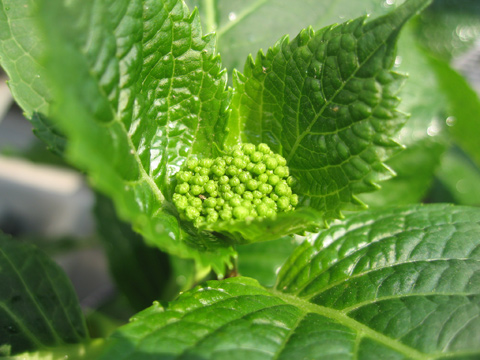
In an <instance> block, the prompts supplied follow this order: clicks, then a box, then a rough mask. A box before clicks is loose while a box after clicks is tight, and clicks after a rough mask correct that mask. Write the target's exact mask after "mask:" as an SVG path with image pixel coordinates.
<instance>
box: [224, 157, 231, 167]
mask: <svg viewBox="0 0 480 360" xmlns="http://www.w3.org/2000/svg"><path fill="white" fill-rule="evenodd" d="M232 161H233V157H231V156H226V157H225V162H226V165H230V164H231V163H232Z"/></svg>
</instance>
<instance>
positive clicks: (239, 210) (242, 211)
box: [233, 206, 250, 220]
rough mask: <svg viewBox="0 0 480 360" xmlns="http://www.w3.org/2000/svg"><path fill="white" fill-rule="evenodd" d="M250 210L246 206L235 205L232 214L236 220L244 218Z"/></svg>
mask: <svg viewBox="0 0 480 360" xmlns="http://www.w3.org/2000/svg"><path fill="white" fill-rule="evenodd" d="M249 213H250V211H248V209H247V208H246V207H243V206H236V207H234V208H233V216H234V217H235V218H236V219H238V220H243V219H245V218H246V217H247V216H248V214H249Z"/></svg>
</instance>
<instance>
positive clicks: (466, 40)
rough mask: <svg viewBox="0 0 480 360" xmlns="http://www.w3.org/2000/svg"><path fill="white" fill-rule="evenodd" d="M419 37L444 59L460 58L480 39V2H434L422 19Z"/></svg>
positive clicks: (446, 0) (439, 0) (418, 27)
mask: <svg viewBox="0 0 480 360" xmlns="http://www.w3.org/2000/svg"><path fill="white" fill-rule="evenodd" d="M417 36H418V39H419V40H420V41H421V43H422V45H423V46H424V47H425V48H427V49H428V50H429V51H431V52H432V53H433V54H435V55H436V56H438V57H440V58H442V59H445V60H450V59H451V58H452V57H455V56H458V55H460V54H461V53H463V52H465V51H466V50H468V49H469V48H470V47H471V46H472V45H473V44H474V43H475V40H476V39H478V38H479V36H480V3H479V2H478V1H477V0H455V1H450V0H436V1H434V3H433V4H432V6H430V7H429V8H428V9H427V10H426V11H424V12H423V13H422V14H421V16H420V18H419V21H418V26H417Z"/></svg>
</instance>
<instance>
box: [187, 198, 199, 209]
mask: <svg viewBox="0 0 480 360" xmlns="http://www.w3.org/2000/svg"><path fill="white" fill-rule="evenodd" d="M188 202H189V204H190V205H191V206H193V207H195V208H197V209H199V208H201V207H202V199H200V198H198V197H192V198H191V199H190V200H188Z"/></svg>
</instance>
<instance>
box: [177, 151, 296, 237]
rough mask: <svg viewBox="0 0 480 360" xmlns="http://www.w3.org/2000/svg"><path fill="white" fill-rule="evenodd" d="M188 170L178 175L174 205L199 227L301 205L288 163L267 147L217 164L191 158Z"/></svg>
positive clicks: (223, 158) (237, 153) (232, 154)
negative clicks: (294, 189) (294, 192)
mask: <svg viewBox="0 0 480 360" xmlns="http://www.w3.org/2000/svg"><path fill="white" fill-rule="evenodd" d="M186 168H187V169H185V170H182V171H179V172H178V173H177V175H176V176H177V183H178V185H177V186H176V188H175V193H174V195H173V202H174V203H175V206H176V207H177V209H178V211H179V212H180V214H181V216H182V217H184V218H186V219H188V220H190V221H193V222H194V225H195V226H197V227H200V226H202V225H204V224H208V223H214V222H216V221H218V220H224V221H230V220H244V219H253V218H263V217H271V216H273V215H275V214H276V213H278V212H284V211H291V210H293V209H294V208H295V206H296V205H297V204H298V196H297V195H296V194H293V193H292V188H291V186H292V185H293V182H294V180H293V178H292V177H291V176H290V174H289V169H288V167H287V161H286V160H285V158H283V157H282V156H280V155H279V154H274V153H273V151H272V150H270V148H269V147H268V145H266V144H259V145H258V146H255V145H253V144H242V145H237V146H235V147H234V148H233V150H232V151H231V152H230V153H229V154H228V155H225V156H220V157H218V158H216V159H201V160H198V159H196V158H190V159H188V160H187V162H186Z"/></svg>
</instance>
